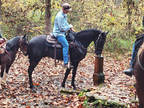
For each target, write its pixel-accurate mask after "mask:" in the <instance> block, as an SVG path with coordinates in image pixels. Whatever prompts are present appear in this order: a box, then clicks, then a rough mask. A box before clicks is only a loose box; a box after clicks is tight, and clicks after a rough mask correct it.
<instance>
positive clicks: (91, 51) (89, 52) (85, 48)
mask: <svg viewBox="0 0 144 108" xmlns="http://www.w3.org/2000/svg"><path fill="white" fill-rule="evenodd" d="M101 34H102V32H101V33H100V34H99V36H98V38H97V40H96V42H95V43H96V45H95V47H97V46H98V45H97V44H98V40H99V38H100V37H101ZM84 49H87V48H85V47H84ZM91 49H92V48H91ZM88 53H94V52H93V51H91V52H90V51H88Z"/></svg>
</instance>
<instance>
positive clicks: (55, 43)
mask: <svg viewBox="0 0 144 108" xmlns="http://www.w3.org/2000/svg"><path fill="white" fill-rule="evenodd" d="M68 36H69V33H68V34H67V36H66V38H67V41H68V43H69V46H70V47H71V46H72V45H73V41H72V40H70V39H69V37H68ZM46 41H47V42H48V43H50V44H52V45H51V46H52V47H54V60H55V66H56V55H57V54H56V52H57V51H56V50H57V48H62V45H61V44H60V43H59V42H58V41H57V39H56V38H55V36H54V35H53V34H50V35H47V37H46Z"/></svg>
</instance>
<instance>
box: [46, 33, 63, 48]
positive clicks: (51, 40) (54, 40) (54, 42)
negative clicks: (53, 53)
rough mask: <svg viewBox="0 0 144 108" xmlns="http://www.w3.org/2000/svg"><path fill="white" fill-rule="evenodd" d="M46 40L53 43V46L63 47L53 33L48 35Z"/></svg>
mask: <svg viewBox="0 0 144 108" xmlns="http://www.w3.org/2000/svg"><path fill="white" fill-rule="evenodd" d="M46 40H47V42H48V43H51V44H52V47H56V48H62V46H61V44H60V43H59V42H58V41H57V40H56V39H55V38H54V36H52V35H51V34H50V35H47V38H46Z"/></svg>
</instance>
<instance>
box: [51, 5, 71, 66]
mask: <svg viewBox="0 0 144 108" xmlns="http://www.w3.org/2000/svg"><path fill="white" fill-rule="evenodd" d="M71 10H72V8H71V6H70V4H69V3H64V4H62V10H60V11H59V12H58V13H57V15H56V17H55V21H54V28H53V35H54V36H55V37H56V38H57V40H58V42H60V43H61V44H62V47H63V60H64V67H66V68H68V61H69V57H68V50H69V44H68V42H67V40H66V35H65V33H66V32H67V31H68V30H73V26H72V25H71V24H69V23H68V22H67V13H69V12H70V11H71Z"/></svg>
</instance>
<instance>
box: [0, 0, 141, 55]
mask: <svg viewBox="0 0 144 108" xmlns="http://www.w3.org/2000/svg"><path fill="white" fill-rule="evenodd" d="M62 2H70V4H71V5H72V7H74V8H73V11H72V12H71V14H70V21H69V22H70V23H72V25H73V26H74V28H75V30H76V31H77V32H78V31H80V30H84V29H88V28H98V29H101V30H104V31H110V34H109V36H108V40H107V41H108V43H107V45H106V48H105V50H107V51H115V50H117V51H119V52H125V51H127V50H130V49H131V45H132V42H131V41H133V40H134V39H135V35H137V34H140V33H141V32H142V31H143V29H142V24H141V21H142V16H143V11H144V3H143V0H89V1H87V0H80V1H79V0H73V1H69V0H45V2H44V1H41V0H24V1H23V0H19V1H18V0H2V7H1V10H2V11H1V13H2V14H1V16H2V24H1V28H2V31H3V35H5V37H7V38H10V37H13V36H15V35H23V34H28V35H29V36H30V37H32V36H34V35H38V34H45V33H46V34H47V32H52V27H53V22H54V18H55V15H56V13H57V12H58V10H59V9H60V5H61V3H62ZM50 12H51V13H50ZM115 43H117V44H115Z"/></svg>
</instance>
